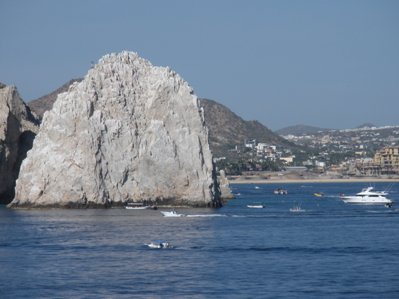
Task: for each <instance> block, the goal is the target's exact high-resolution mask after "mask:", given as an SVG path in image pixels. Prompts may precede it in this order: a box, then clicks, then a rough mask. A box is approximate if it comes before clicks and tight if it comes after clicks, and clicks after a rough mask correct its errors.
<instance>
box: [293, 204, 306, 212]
mask: <svg viewBox="0 0 399 299" xmlns="http://www.w3.org/2000/svg"><path fill="white" fill-rule="evenodd" d="M305 211H306V210H304V209H301V207H300V206H295V207H293V208H291V209H290V212H292V213H301V212H305Z"/></svg>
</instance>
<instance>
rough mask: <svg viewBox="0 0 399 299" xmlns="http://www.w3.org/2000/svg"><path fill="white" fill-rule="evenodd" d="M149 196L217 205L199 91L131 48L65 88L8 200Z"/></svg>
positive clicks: (111, 200)
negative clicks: (11, 198)
mask: <svg viewBox="0 0 399 299" xmlns="http://www.w3.org/2000/svg"><path fill="white" fill-rule="evenodd" d="M127 201H135V202H142V201H147V202H148V201H149V202H152V203H154V204H158V205H184V206H219V205H220V190H219V188H218V183H217V178H216V174H215V169H214V165H213V163H212V155H211V151H210V149H209V144H208V133H207V130H206V128H205V127H204V120H203V116H202V111H201V110H200V109H199V106H198V100H197V97H196V96H195V95H194V94H193V91H192V89H191V88H190V87H189V85H188V84H187V82H185V81H184V80H183V79H182V78H181V77H180V76H179V75H178V74H176V73H175V72H173V71H172V70H170V69H169V68H164V67H154V66H152V65H151V63H150V62H148V61H147V60H145V59H142V58H140V57H139V56H138V55H137V54H135V53H131V52H122V53H120V54H111V55H106V56H104V57H103V58H102V59H100V61H99V63H98V64H97V65H96V66H95V67H94V68H92V69H90V70H89V72H88V74H87V75H86V77H85V78H84V80H83V81H81V82H77V83H74V84H72V85H71V86H70V88H69V90H68V92H66V93H61V94H59V95H58V98H57V100H56V102H55V103H54V106H53V109H52V110H50V111H48V112H46V113H45V114H44V117H43V121H42V125H41V128H40V132H39V134H38V135H37V137H36V139H35V141H34V145H33V148H32V150H31V151H29V153H28V156H27V158H26V159H25V160H24V161H23V163H22V166H21V171H20V175H19V178H18V180H17V183H16V195H15V198H14V200H13V201H12V203H11V204H10V205H9V206H10V207H91V206H111V205H121V204H124V203H125V202H127Z"/></svg>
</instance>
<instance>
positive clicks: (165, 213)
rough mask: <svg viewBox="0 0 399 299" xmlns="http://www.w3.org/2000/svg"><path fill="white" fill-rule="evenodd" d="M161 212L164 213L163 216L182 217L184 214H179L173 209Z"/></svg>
mask: <svg viewBox="0 0 399 299" xmlns="http://www.w3.org/2000/svg"><path fill="white" fill-rule="evenodd" d="M161 214H162V215H164V216H165V217H183V216H185V215H184V214H179V213H177V212H176V211H175V210H173V211H161Z"/></svg>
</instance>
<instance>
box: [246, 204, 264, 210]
mask: <svg viewBox="0 0 399 299" xmlns="http://www.w3.org/2000/svg"><path fill="white" fill-rule="evenodd" d="M264 207H265V206H264V205H247V208H250V209H263V208H264Z"/></svg>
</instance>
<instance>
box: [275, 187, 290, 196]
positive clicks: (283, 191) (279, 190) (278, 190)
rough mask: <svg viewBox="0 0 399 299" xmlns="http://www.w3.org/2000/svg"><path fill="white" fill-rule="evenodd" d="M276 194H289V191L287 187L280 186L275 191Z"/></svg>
mask: <svg viewBox="0 0 399 299" xmlns="http://www.w3.org/2000/svg"><path fill="white" fill-rule="evenodd" d="M273 193H274V194H276V195H287V194H288V191H287V190H286V189H282V188H278V189H275V190H274V191H273Z"/></svg>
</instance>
